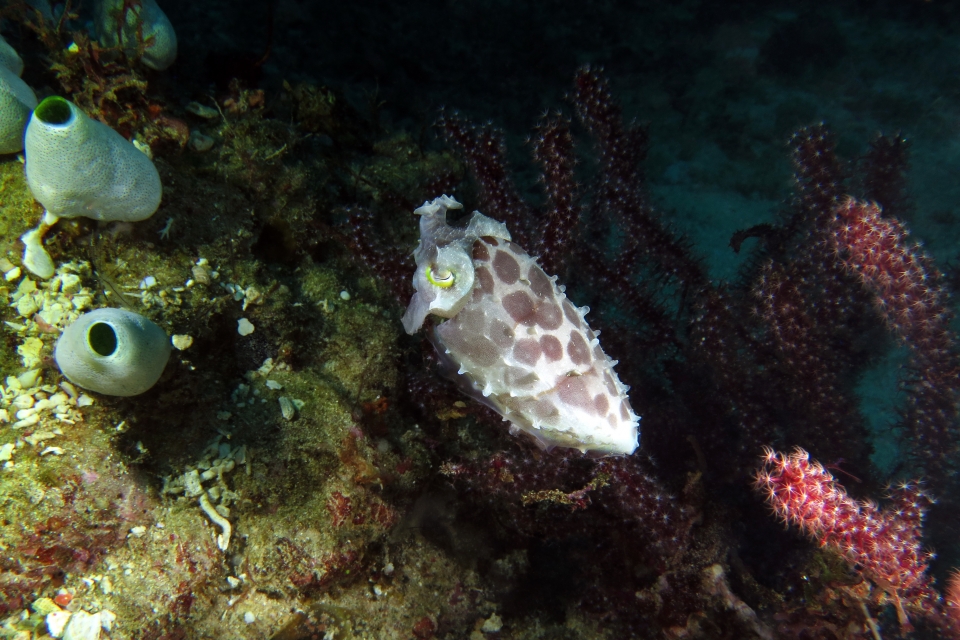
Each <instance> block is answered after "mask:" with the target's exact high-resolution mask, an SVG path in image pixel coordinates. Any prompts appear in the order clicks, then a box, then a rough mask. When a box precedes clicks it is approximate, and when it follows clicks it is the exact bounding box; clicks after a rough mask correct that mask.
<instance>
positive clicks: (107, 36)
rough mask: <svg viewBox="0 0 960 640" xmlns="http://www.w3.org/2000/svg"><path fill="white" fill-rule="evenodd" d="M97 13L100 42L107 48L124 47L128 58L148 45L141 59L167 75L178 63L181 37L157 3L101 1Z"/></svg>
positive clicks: (147, 1)
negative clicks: (176, 61)
mask: <svg viewBox="0 0 960 640" xmlns="http://www.w3.org/2000/svg"><path fill="white" fill-rule="evenodd" d="M124 5H127V6H124ZM137 5H139V6H137ZM95 12H96V15H95V22H96V25H97V39H98V40H99V41H100V44H101V45H103V46H104V47H117V46H120V47H122V48H123V50H124V51H125V52H126V54H127V55H128V56H133V55H136V53H137V52H138V49H139V48H140V47H141V46H143V45H145V46H143V50H142V53H143V56H142V57H141V58H140V59H141V61H142V62H143V64H145V65H147V66H148V67H150V68H151V69H156V70H157V71H163V70H164V69H166V68H167V67H169V66H170V65H172V64H173V63H174V61H175V60H176V59H177V34H176V32H175V31H174V30H173V25H172V24H171V23H170V19H169V18H167V14H165V13H164V12H163V10H162V9H161V8H160V7H159V5H157V3H156V1H155V0H141V1H140V2H139V3H134V6H130V3H125V2H124V1H123V0H98V1H97V2H96V5H95ZM121 20H122V21H123V23H124V24H123V26H122V27H120V26H119V23H120V21H121ZM138 29H141V30H142V31H141V33H142V35H141V36H138V35H137V31H138Z"/></svg>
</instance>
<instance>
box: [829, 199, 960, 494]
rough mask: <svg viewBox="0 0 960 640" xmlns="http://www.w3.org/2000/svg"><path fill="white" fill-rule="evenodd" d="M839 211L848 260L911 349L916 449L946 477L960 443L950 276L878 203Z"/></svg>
mask: <svg viewBox="0 0 960 640" xmlns="http://www.w3.org/2000/svg"><path fill="white" fill-rule="evenodd" d="M835 211H836V219H835V222H834V235H833V237H834V247H835V249H836V251H837V252H838V253H839V255H840V257H841V259H842V260H843V264H844V265H845V267H846V268H847V269H848V270H849V271H850V272H852V273H854V274H856V275H857V276H858V277H859V279H860V281H861V282H862V283H863V284H864V285H865V286H866V287H867V288H868V289H869V290H871V291H872V292H873V293H874V295H875V298H874V305H875V306H876V308H877V310H878V311H879V312H880V313H881V315H882V316H883V318H884V319H885V320H886V323H887V325H888V327H889V328H890V329H891V330H892V331H893V332H894V333H895V334H896V335H897V336H898V337H899V338H900V340H902V341H903V342H904V343H905V344H906V345H907V347H908V348H909V349H910V353H911V363H910V369H911V370H912V374H911V378H910V379H908V380H907V381H906V387H907V390H908V392H909V401H908V407H907V410H906V415H905V416H904V421H903V427H904V428H905V429H906V430H907V432H908V433H910V434H911V435H912V436H913V437H912V438H910V441H911V442H912V444H913V447H914V455H915V456H917V457H918V458H919V459H920V460H921V461H922V462H923V463H924V465H925V467H926V472H927V474H928V475H929V476H930V477H931V479H932V480H933V481H935V482H936V483H938V484H939V483H941V482H943V481H944V480H945V478H946V477H947V476H948V475H949V473H950V460H951V459H953V458H954V456H955V454H956V452H957V450H958V433H957V426H956V425H957V416H958V413H960V382H958V380H957V373H958V372H960V355H958V353H957V349H956V338H955V337H954V334H953V332H952V331H951V330H950V321H951V320H952V318H953V313H952V312H951V311H950V309H949V308H948V307H947V305H946V294H945V293H944V291H943V287H942V284H941V283H942V279H943V277H942V275H941V274H940V272H939V270H937V268H936V267H935V266H933V263H932V262H931V261H930V260H929V259H928V258H927V257H926V256H925V255H924V254H923V252H922V251H921V250H920V247H919V245H913V246H910V244H909V243H908V241H907V231H906V229H904V227H903V225H901V224H900V223H899V222H898V221H897V220H895V219H891V218H884V217H882V216H881V211H880V207H878V206H877V205H876V204H872V203H865V202H859V201H857V200H853V199H848V200H847V201H845V202H844V203H842V204H841V205H840V206H838V207H837V208H836V210H835Z"/></svg>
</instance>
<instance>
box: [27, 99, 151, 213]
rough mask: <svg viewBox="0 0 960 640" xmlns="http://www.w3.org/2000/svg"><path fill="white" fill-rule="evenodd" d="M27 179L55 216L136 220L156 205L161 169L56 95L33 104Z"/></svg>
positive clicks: (110, 131)
mask: <svg viewBox="0 0 960 640" xmlns="http://www.w3.org/2000/svg"><path fill="white" fill-rule="evenodd" d="M24 149H25V152H26V158H27V161H26V164H27V185H28V186H29V187H30V191H32V192H33V197H34V198H36V199H37V200H38V201H39V202H40V204H42V205H43V206H44V208H46V210H47V211H48V212H49V213H50V214H51V215H53V216H57V217H60V218H75V217H77V216H84V217H87V218H94V219H95V220H105V221H113V220H125V221H127V222H136V221H138V220H144V219H146V218H149V217H150V216H152V215H153V213H154V212H155V211H156V210H157V207H159V206H160V197H161V195H162V192H163V188H162V186H161V185H160V175H159V174H158V173H157V168H156V167H154V166H153V162H151V161H150V158H148V157H147V156H146V155H145V154H144V153H143V152H142V151H140V150H139V149H137V148H136V147H135V146H133V144H131V143H130V142H128V141H127V140H126V139H125V138H124V137H123V136H121V135H120V134H119V133H117V132H116V131H114V130H113V129H111V128H110V127H108V126H107V125H105V124H103V123H102V122H97V121H96V120H92V119H91V118H88V117H87V116H86V114H84V113H83V112H82V111H80V109H78V108H77V106H76V105H74V104H73V103H71V102H68V101H67V100H64V99H63V98H60V97H58V96H51V97H49V98H46V99H44V100H43V102H41V103H40V104H39V106H37V108H36V110H35V111H34V112H33V117H32V118H30V123H29V124H28V125H27V133H26V136H25V137H24Z"/></svg>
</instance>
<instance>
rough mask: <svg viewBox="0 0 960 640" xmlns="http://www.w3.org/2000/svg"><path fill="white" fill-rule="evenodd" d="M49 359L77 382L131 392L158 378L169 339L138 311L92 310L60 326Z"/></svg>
mask: <svg viewBox="0 0 960 640" xmlns="http://www.w3.org/2000/svg"><path fill="white" fill-rule="evenodd" d="M54 358H55V359H56V361H57V366H59V367H60V371H61V372H62V373H63V375H64V376H66V377H67V379H68V380H69V381H70V382H72V383H74V384H75V385H77V386H80V387H83V388H84V389H89V390H90V391H96V392H97V393H103V394H105V395H110V396H135V395H139V394H141V393H143V392H144V391H146V390H147V389H149V388H150V387H152V386H153V385H154V384H156V383H157V380H159V379H160V374H162V373H163V368H164V367H165V366H166V364H167V360H168V359H169V358H170V338H169V337H168V336H167V334H166V333H165V332H164V330H163V329H161V328H160V327H159V326H157V325H156V324H154V323H153V322H151V321H150V320H148V319H146V318H144V317H143V316H141V315H139V314H136V313H133V312H131V311H125V310H123V309H97V310H96V311H91V312H89V313H85V314H83V315H82V316H80V317H79V318H77V319H76V320H75V321H74V322H73V323H72V324H71V325H70V326H68V327H67V328H66V329H64V331H63V334H61V336H60V339H59V340H58V341H57V347H56V349H55V350H54Z"/></svg>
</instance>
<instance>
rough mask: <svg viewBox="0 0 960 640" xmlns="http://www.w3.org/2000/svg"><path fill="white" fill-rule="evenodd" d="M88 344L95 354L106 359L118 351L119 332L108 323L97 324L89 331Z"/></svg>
mask: <svg viewBox="0 0 960 640" xmlns="http://www.w3.org/2000/svg"><path fill="white" fill-rule="evenodd" d="M87 342H88V343H89V344H90V348H91V349H93V352H94V353H96V354H97V355H98V356H101V357H103V358H106V357H108V356H112V355H113V354H114V353H115V352H116V350H117V332H116V331H114V330H113V327H111V326H110V325H109V324H107V323H106V322H97V323H95V324H93V325H91V326H90V328H89V329H88V330H87Z"/></svg>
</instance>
